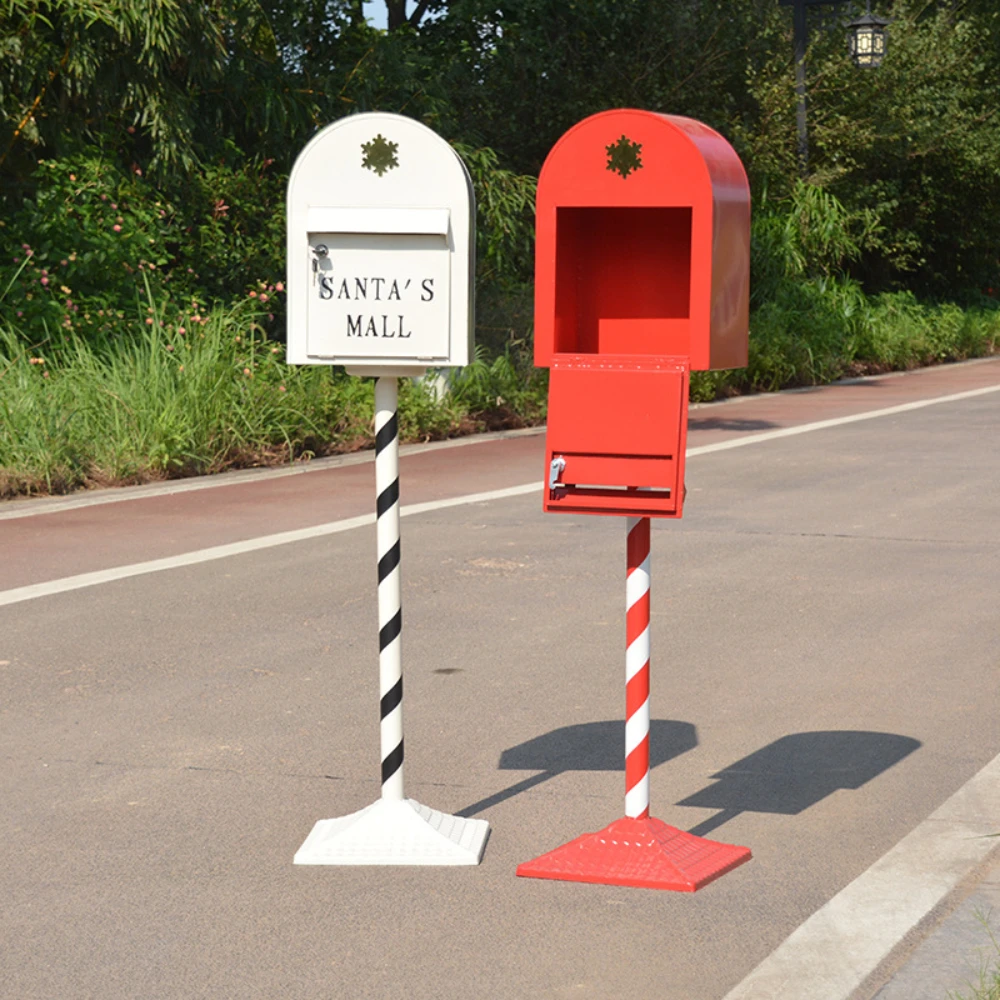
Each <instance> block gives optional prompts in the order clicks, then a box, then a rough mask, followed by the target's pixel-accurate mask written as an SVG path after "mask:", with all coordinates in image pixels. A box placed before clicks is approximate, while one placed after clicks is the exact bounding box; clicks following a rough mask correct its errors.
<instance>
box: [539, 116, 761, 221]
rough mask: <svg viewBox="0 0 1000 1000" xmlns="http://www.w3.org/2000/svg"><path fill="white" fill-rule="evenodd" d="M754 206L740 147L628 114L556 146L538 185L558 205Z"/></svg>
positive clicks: (671, 121)
mask: <svg viewBox="0 0 1000 1000" xmlns="http://www.w3.org/2000/svg"><path fill="white" fill-rule="evenodd" d="M699 195H700V196H701V197H706V196H707V197H711V198H713V199H715V200H726V201H730V200H735V201H743V202H746V203H747V204H749V201H750V185H749V182H748V181H747V175H746V171H745V170H744V169H743V164H742V162H741V161H740V158H739V157H738V156H737V155H736V151H735V150H734V149H733V147H732V146H731V145H730V144H729V143H728V142H727V141H726V140H725V139H724V138H723V137H722V136H721V135H719V133H718V132H716V131H715V130H714V129H712V128H709V126H708V125H705V124H704V123H703V122H699V121H696V120H695V119H693V118H685V117H683V116H681V115H667V114H661V113H659V112H655V111H640V110H637V109H634V108H626V109H623V110H619V111H602V112H601V113H600V114H596V115H591V116H590V117H589V118H585V119H584V120H583V121H581V122H578V123H577V124H576V125H574V126H573V127H572V128H571V129H570V130H569V131H568V132H566V133H565V135H563V136H562V138H561V139H559V141H558V142H557V143H556V144H555V146H553V147H552V150H551V152H550V153H549V155H548V156H547V157H546V159H545V163H544V165H543V167H542V172H541V175H540V177H539V181H538V196H539V199H540V200H542V199H546V200H547V199H551V200H552V201H553V202H554V203H555V204H559V205H568V204H573V203H574V202H578V203H580V204H587V205H597V204H604V205H623V206H624V205H643V206H646V205H663V206H669V205H673V204H678V203H683V204H689V203H690V199H691V198H692V197H693V196H699Z"/></svg>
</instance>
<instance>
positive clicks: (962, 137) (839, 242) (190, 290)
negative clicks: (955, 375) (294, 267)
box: [0, 0, 1000, 339]
mask: <svg viewBox="0 0 1000 1000" xmlns="http://www.w3.org/2000/svg"><path fill="white" fill-rule="evenodd" d="M384 3H385V11H384V12H385V22H384V23H385V25H386V27H385V28H384V29H381V28H377V27H374V26H373V25H372V24H370V23H369V22H368V21H366V19H365V17H364V11H363V4H362V2H361V0H5V3H4V5H3V8H2V11H0V54H2V60H0V201H3V203H4V212H3V218H2V220H0V221H2V223H3V225H0V250H2V251H3V253H4V254H5V255H6V258H7V259H6V262H5V263H6V266H7V268H8V269H10V268H12V267H13V268H16V267H20V266H21V265H22V264H23V263H24V261H23V254H24V252H23V249H22V247H23V245H29V246H30V247H31V249H32V264H31V265H30V267H29V269H28V270H26V271H25V272H23V274H22V275H21V276H20V277H19V278H18V282H19V283H16V284H15V286H14V287H15V288H21V287H22V284H23V281H24V280H27V278H28V277H30V275H31V274H33V273H34V272H32V271H31V268H37V269H39V273H38V274H35V280H36V281H38V280H40V270H49V271H50V272H51V267H50V265H51V264H52V262H53V261H61V260H63V259H66V260H69V259H70V258H69V254H71V253H74V252H75V253H76V257H75V261H72V262H71V263H77V264H79V267H78V269H77V273H75V274H74V275H72V277H73V281H72V282H69V283H65V284H66V287H71V288H74V291H77V289H78V288H79V289H80V290H81V291H80V292H79V294H81V295H82V294H83V293H84V292H85V291H86V289H91V288H92V289H93V294H94V295H95V296H97V295H109V294H111V291H110V290H111V289H117V290H118V291H116V292H115V294H116V295H118V296H119V298H120V297H121V296H126V295H132V296H133V297H134V294H135V290H134V283H135V280H137V275H138V273H139V264H140V263H142V264H143V266H144V269H145V270H144V271H143V281H147V280H150V271H149V269H148V266H147V265H149V264H152V265H154V269H153V272H154V275H155V276H154V279H153V280H154V281H165V280H166V279H167V278H169V279H170V280H171V281H173V282H174V287H175V288H179V289H183V290H184V293H185V294H190V295H196V296H201V297H225V296H226V295H227V294H237V295H238V294H241V293H242V292H243V291H244V290H245V289H246V288H248V287H255V286H256V283H257V282H258V281H260V280H263V281H265V282H270V283H272V284H273V282H274V281H275V280H277V279H278V278H279V277H280V276H281V273H282V269H283V245H282V241H281V229H282V227H283V197H282V190H283V186H284V183H285V178H286V175H287V171H288V169H289V167H290V165H291V161H292V160H293V158H294V156H295V155H296V153H297V151H298V150H299V149H301V148H302V146H303V145H304V143H305V142H306V141H307V140H308V138H309V137H310V136H311V135H312V134H313V133H314V131H315V130H316V129H317V128H319V127H322V126H323V125H326V124H327V123H329V122H331V121H334V120H336V119H337V118H340V117H342V116H343V115H345V114H351V113H353V112H357V111H370V110H383V111H391V112H397V113H401V114H405V115H409V116H412V117H414V118H417V119H419V120H421V121H424V122H425V123H426V124H428V125H430V126H431V127H433V128H435V129H436V130H438V131H439V132H440V133H441V134H443V135H444V136H445V137H446V138H448V139H449V140H450V141H452V142H453V143H454V144H455V148H456V149H458V150H459V152H460V153H461V154H462V155H463V157H464V158H465V160H466V162H467V163H468V165H469V167H470V170H471V172H472V175H473V179H474V182H475V186H476V191H477V197H478V201H479V222H480V231H479V257H480V275H479V277H480V285H481V288H480V291H481V293H485V294H483V295H482V296H481V301H483V302H484V303H486V304H488V307H489V312H490V316H491V322H492V321H493V320H494V319H495V320H496V326H497V328H501V327H505V324H508V323H509V324H511V326H510V329H511V330H514V327H515V326H516V327H517V330H518V332H517V333H516V337H523V335H524V331H525V328H526V326H527V325H528V323H529V320H528V319H527V318H526V316H525V310H524V308H523V303H524V298H525V296H524V291H523V287H522V288H521V289H520V290H519V289H518V286H524V285H525V284H526V283H527V282H528V281H530V274H531V249H532V246H531V245H532V221H533V220H532V214H533V198H534V179H533V178H534V176H535V175H536V174H537V171H538V169H539V167H540V165H541V163H542V161H543V160H544V157H545V155H546V154H547V152H548V150H549V149H550V148H551V146H552V144H553V143H554V142H555V141H556V139H557V138H558V137H559V136H560V135H561V134H562V132H564V131H565V130H566V129H567V128H569V127H570V126H571V125H572V124H574V123H575V122H576V121H578V120H579V119H581V118H583V117H584V116H586V115H588V114H592V113H595V112H598V111H601V110H604V109H607V108H611V107H622V106H632V107H643V108H650V109H653V110H662V111H669V112H672V113H676V114H683V115H689V116H691V117H695V118H699V119H701V120H703V121H705V122H707V123H708V124H710V125H712V126H713V127H715V128H716V129H718V130H719V131H721V132H722V133H723V134H724V135H726V136H727V137H728V138H729V139H730V140H731V141H732V142H733V143H734V144H735V145H736V147H737V149H738V151H739V152H740V153H741V155H742V156H743V158H744V161H745V163H746V165H747V167H748V170H749V173H750V177H751V182H752V186H753V190H754V195H755V200H756V206H757V215H758V224H757V225H756V226H755V233H754V246H755V251H754V274H755V301H757V302H758V303H759V302H762V301H764V300H765V299H766V298H767V296H768V295H771V294H777V293H776V292H775V289H776V288H777V285H776V284H775V282H776V281H777V280H778V279H779V277H780V280H781V281H795V280H802V281H809V280H820V279H831V278H833V277H834V276H836V275H840V274H843V273H847V274H849V275H851V276H852V277H853V278H854V279H855V280H856V281H859V282H861V283H862V285H863V286H864V287H865V288H866V289H868V290H869V291H877V290H879V289H890V288H911V289H913V290H914V291H916V292H917V293H918V294H924V295H927V294H932V295H936V296H939V297H942V296H945V297H947V296H951V297H956V296H967V295H969V294H973V293H976V292H978V291H982V290H984V289H987V288H993V287H1000V275H998V269H1000V264H998V249H997V248H998V247H1000V113H998V111H997V109H996V94H997V93H998V92H1000V12H998V11H997V9H996V4H995V2H994V0H878V2H877V3H876V6H877V8H878V9H879V13H882V14H888V15H890V16H891V17H892V19H893V20H892V24H891V26H890V32H891V35H890V45H889V52H888V55H887V57H886V59H885V62H884V64H883V65H882V67H881V68H879V69H878V70H875V71H862V70H858V69H857V68H855V67H854V66H853V65H852V64H851V63H850V61H849V59H848V58H847V56H846V45H845V39H844V36H843V33H842V32H840V31H834V32H820V31H814V32H813V33H812V36H811V45H810V49H809V54H808V91H809V118H808V120H809V129H810V160H809V164H808V171H807V175H806V177H805V178H802V176H801V169H800V165H799V163H798V161H797V154H796V149H797V144H796V124H795V93H794V84H793V78H794V66H793V55H792V39H791V13H790V9H789V8H788V7H785V6H781V5H779V4H778V3H777V2H776V0H408V2H407V0H384ZM71 176H72V177H75V178H76V179H75V180H72V181H71V180H70V179H69V178H70V177H71ZM99 194H104V195H105V196H106V198H107V199H110V201H114V202H115V203H116V204H119V205H124V206H127V208H125V209H122V211H121V212H119V213H118V214H121V215H122V218H123V220H124V221H123V222H122V223H116V222H113V221H109V220H110V219H111V216H108V218H105V216H106V215H108V211H109V210H107V208H106V204H107V203H110V201H109V202H107V203H106V202H102V201H100V200H99ZM95 199H97V200H95ZM150 206H154V207H155V211H153V210H152V208H151V207H150ZM161 211H162V212H163V213H165V214H164V215H162V216H161V215H160V214H159V213H160V212H161ZM122 213H125V214H122ZM130 213H131V214H130ZM118 214H115V215H114V218H117V217H118ZM147 216H148V218H147ZM114 225H120V226H122V230H121V231H122V232H125V233H130V234H131V235H130V236H129V238H128V239H125V238H124V237H122V236H121V235H120V234H119V233H118V232H116V231H115V230H114V229H113V226H114ZM140 233H142V234H143V235H142V236H141V239H145V240H147V241H148V240H153V241H154V242H153V243H152V244H150V243H149V242H146V243H145V244H141V245H140V242H139V240H140V235H139V234H140ZM87 254H90V255H91V256H89V257H87V258H86V259H87V262H88V263H87V267H86V268H84V267H83V263H84V258H85V257H86V255H87ZM15 256H18V257H20V258H22V259H21V260H20V262H14V261H13V259H12V258H13V257H15ZM60 266H61V265H60ZM102 268H106V269H107V270H106V273H105V272H103V271H102ZM129 269H131V270H129ZM74 282H75V284H74ZM4 284H6V282H4ZM25 287H26V286H25ZM36 291H37V292H38V293H39V296H40V297H41V298H44V296H42V295H41V289H36ZM25 294H27V292H25ZM45 294H46V295H47V294H49V292H48V291H46V293H45ZM88 294H89V293H88ZM84 297H85V296H84ZM40 300H41V299H36V298H32V299H31V300H30V301H31V302H33V303H34V305H33V306H32V307H31V309H35V308H36V307H37V306H38V302H39V301H40ZM504 303H508V305H509V308H508V306H507V305H504ZM24 304H25V303H24V302H23V301H22V302H21V303H20V306H19V308H21V311H22V312H23V311H24V310H23V308H22V307H23V306H24ZM12 307H13V299H12V298H11V297H10V296H8V298H7V300H5V302H4V305H3V308H5V309H9V308H12ZM60 308H61V309H62V308H63V307H62V306H60ZM29 311H30V310H29ZM515 314H516V316H517V317H518V318H517V319H516V320H515V319H513V318H512V317H514V316H515ZM64 319H65V316H64V315H63V313H60V322H62V321H63V320H64ZM278 320H280V314H279V316H278ZM512 336H514V334H513V333H512ZM515 339H516V338H515Z"/></svg>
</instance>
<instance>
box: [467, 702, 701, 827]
mask: <svg viewBox="0 0 1000 1000" xmlns="http://www.w3.org/2000/svg"><path fill="white" fill-rule="evenodd" d="M697 745H698V735H697V733H696V731H695V728H694V726H693V725H692V724H691V723H690V722H675V721H673V720H669V719H653V720H651V721H650V724H649V766H650V767H651V768H652V767H658V766H659V765H660V764H664V763H666V762H667V761H668V760H672V759H673V758H674V757H679V756H680V755H681V754H682V753H686V752H687V751H688V750H693V749H694V748H695V747H696V746H697ZM499 768H500V770H501V771H538V772H540V773H538V774H533V775H532V776H531V777H530V778H524V779H523V780H521V781H517V782H515V783H514V784H513V785H510V786H508V787H507V788H504V789H503V790H501V791H499V792H495V793H494V794H493V795H488V796H487V797H486V798H485V799H480V801H479V802H474V803H473V804H472V805H471V806H466V808H465V809H462V810H460V811H459V812H458V813H457V815H459V816H474V815H475V814H476V813H478V812H481V811H482V810H483V809H488V808H489V807H490V806H495V805H496V804H497V803H498V802H505V801H506V800H507V799H510V798H513V797H514V796H515V795H519V794H520V793H521V792H526V791H527V790H528V789H529V788H534V787H535V786H536V785H540V784H541V783H542V782H543V781H548V780H549V779H550V778H554V777H555V776H556V775H557V774H562V773H564V772H565V771H624V770H625V723H624V721H622V720H616V721H613V722H612V721H608V722H585V723H581V724H580V725H577V726H562V727H561V728H559V729H553V730H552V732H550V733H544V734H543V735H542V736H536V737H534V738H533V739H530V740H527V741H526V742H524V743H519V744H518V745H517V746H515V747H511V748H510V749H509V750H504V752H503V753H502V754H500V764H499ZM622 794H623V795H624V790H623V792H622Z"/></svg>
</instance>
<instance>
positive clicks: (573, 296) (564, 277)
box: [555, 207, 692, 356]
mask: <svg viewBox="0 0 1000 1000" xmlns="http://www.w3.org/2000/svg"><path fill="white" fill-rule="evenodd" d="M691 224H692V210H691V208H689V207H681V208H632V207H628V208H606V207H605V208H566V207H562V208H558V209H557V210H556V316H555V350H556V352H557V353H566V354H597V353H600V354H602V355H603V354H655V355H660V356H663V355H678V356H689V355H690V353H691V350H690V347H691V344H690V339H691V337H690V313H691Z"/></svg>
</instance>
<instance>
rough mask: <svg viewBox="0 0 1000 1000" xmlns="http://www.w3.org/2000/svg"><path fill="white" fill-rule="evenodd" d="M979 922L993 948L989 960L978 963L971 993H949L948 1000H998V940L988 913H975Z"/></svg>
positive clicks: (999, 963) (999, 980) (999, 991)
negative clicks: (976, 975) (978, 967)
mask: <svg viewBox="0 0 1000 1000" xmlns="http://www.w3.org/2000/svg"><path fill="white" fill-rule="evenodd" d="M976 916H977V917H978V919H979V922H980V923H981V924H982V925H983V928H984V930H985V931H986V933H987V934H988V935H989V939H990V943H991V945H992V948H993V955H992V957H991V958H986V957H983V958H981V961H980V969H979V982H978V983H972V984H970V986H969V988H970V989H971V990H972V992H971V993H955V992H954V991H949V993H948V1000H1000V940H998V939H997V935H996V932H995V931H994V930H993V927H992V925H991V924H990V916H991V914H990V913H977V914H976Z"/></svg>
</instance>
